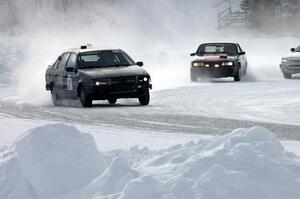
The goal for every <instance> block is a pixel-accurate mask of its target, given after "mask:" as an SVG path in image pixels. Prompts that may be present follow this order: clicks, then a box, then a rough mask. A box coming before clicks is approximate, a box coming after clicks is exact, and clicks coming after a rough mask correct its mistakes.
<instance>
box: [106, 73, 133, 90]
mask: <svg viewBox="0 0 300 199" xmlns="http://www.w3.org/2000/svg"><path fill="white" fill-rule="evenodd" d="M137 81H138V78H137V77H136V76H129V77H113V78H111V91H112V92H113V93H121V92H129V91H135V89H136V85H137Z"/></svg>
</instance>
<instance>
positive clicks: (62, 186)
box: [0, 124, 300, 199]
mask: <svg viewBox="0 0 300 199" xmlns="http://www.w3.org/2000/svg"><path fill="white" fill-rule="evenodd" d="M0 187H1V189H0V198H5V199H6V198H12V199H19V198H22V199H34V198H38V199H44V198H47V199H48V198H49V199H50V198H51V199H87V198H91V199H92V198H112V199H114V198H115V199H129V198H130V199H140V198H144V199H148V198H149V199H150V198H161V199H184V198H189V199H192V198H205V199H219V198H220V199H221V198H231V199H235V198H236V199H238V198H239V199H240V198H243V199H248V198H249V199H250V198H251V199H252V198H257V199H260V198H261V199H265V198H272V199H282V198H289V199H296V198H298V196H299V194H300V160H299V157H297V156H296V155H295V154H293V153H290V152H286V150H285V149H284V147H283V146H282V145H281V143H280V141H279V140H278V139H277V138H276V137H275V135H274V134H273V133H272V132H270V131H268V130H267V129H264V128H260V127H253V128H251V129H238V130H235V131H233V132H232V133H230V134H228V135H225V136H222V137H219V138H215V139H212V140H200V141H199V142H189V143H186V144H184V145H176V146H173V147H170V148H168V149H163V150H156V151H154V150H148V149H146V148H144V149H139V148H138V147H133V148H131V149H129V150H115V151H108V152H99V151H98V150H97V148H96V145H95V142H94V140H93V139H92V137H91V136H90V135H88V134H84V133H82V132H80V131H79V130H77V129H76V128H75V127H73V126H70V125H65V124H51V125H50V124H49V125H44V126H41V127H38V128H35V129H32V130H30V131H28V132H27V133H26V134H25V136H23V137H21V138H20V139H18V140H17V141H16V142H15V144H14V145H13V146H11V147H10V148H1V150H0Z"/></svg>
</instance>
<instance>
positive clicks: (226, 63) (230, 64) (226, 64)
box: [222, 61, 234, 66]
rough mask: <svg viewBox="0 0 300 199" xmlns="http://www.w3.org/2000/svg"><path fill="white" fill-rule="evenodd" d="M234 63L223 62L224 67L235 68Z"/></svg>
mask: <svg viewBox="0 0 300 199" xmlns="http://www.w3.org/2000/svg"><path fill="white" fill-rule="evenodd" d="M233 65H234V62H232V61H230V62H223V63H222V66H233Z"/></svg>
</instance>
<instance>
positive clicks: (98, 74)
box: [79, 66, 148, 79]
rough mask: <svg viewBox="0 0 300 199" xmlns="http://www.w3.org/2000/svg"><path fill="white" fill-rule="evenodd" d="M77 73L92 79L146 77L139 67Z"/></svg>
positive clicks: (95, 69)
mask: <svg viewBox="0 0 300 199" xmlns="http://www.w3.org/2000/svg"><path fill="white" fill-rule="evenodd" d="M79 72H80V73H81V74H83V75H86V76H88V77H90V78H93V79H94V78H105V77H119V76H140V75H141V76H142V75H148V73H147V72H146V70H144V69H143V68H141V67H139V66H126V67H122V66H121V67H109V68H92V69H80V70H79Z"/></svg>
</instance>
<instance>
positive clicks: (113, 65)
mask: <svg viewBox="0 0 300 199" xmlns="http://www.w3.org/2000/svg"><path fill="white" fill-rule="evenodd" d="M121 66H132V64H112V65H106V66H103V67H121Z"/></svg>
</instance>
